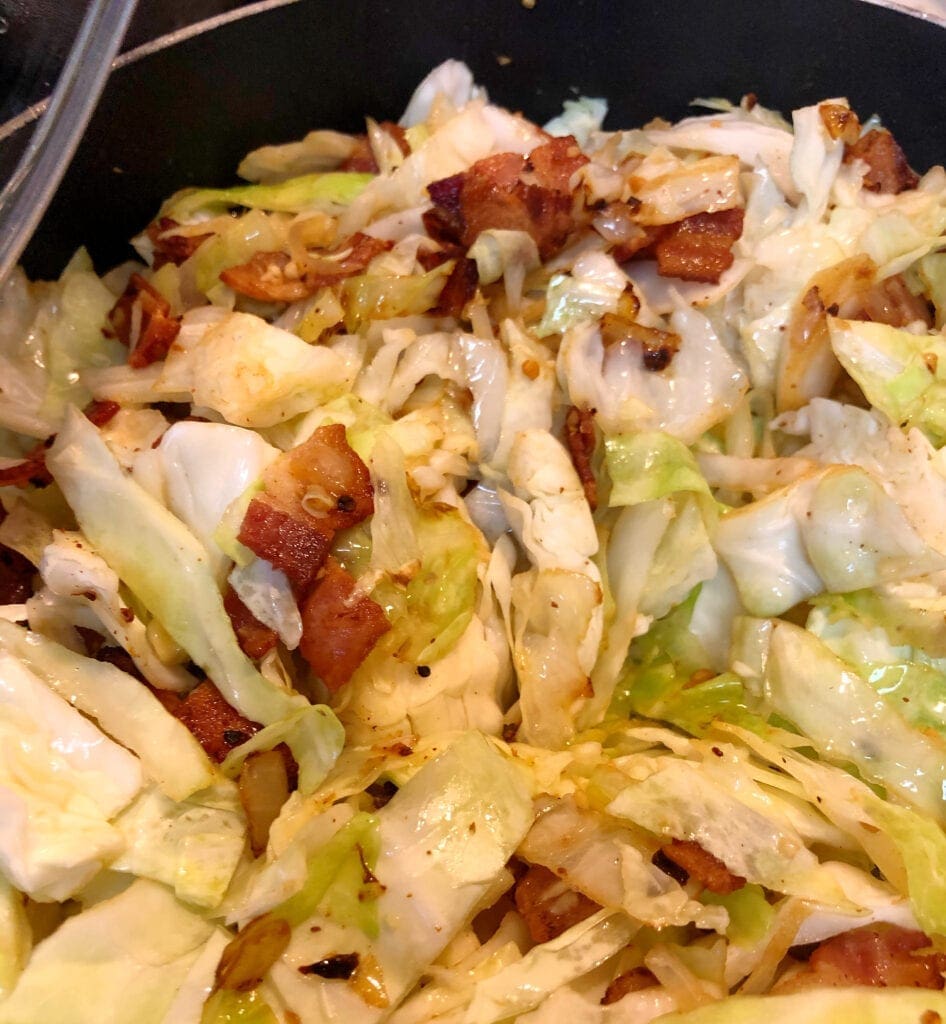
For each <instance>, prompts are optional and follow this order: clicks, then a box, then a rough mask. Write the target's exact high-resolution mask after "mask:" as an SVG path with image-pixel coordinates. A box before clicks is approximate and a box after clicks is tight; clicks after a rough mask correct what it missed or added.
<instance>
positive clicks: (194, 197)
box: [161, 171, 372, 222]
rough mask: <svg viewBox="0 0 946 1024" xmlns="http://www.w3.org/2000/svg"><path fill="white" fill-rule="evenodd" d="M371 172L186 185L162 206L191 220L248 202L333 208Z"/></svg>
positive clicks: (167, 213)
mask: <svg viewBox="0 0 946 1024" xmlns="http://www.w3.org/2000/svg"><path fill="white" fill-rule="evenodd" d="M371 178H372V175H370V174H356V173H354V172H346V171H341V172H334V173H328V174H303V175H301V176H300V177H298V178H288V179H287V180H285V181H280V182H277V183H275V184H267V185H234V186H233V187H232V188H198V189H185V190H184V191H182V192H178V193H177V194H176V195H175V196H173V197H172V198H171V199H169V200H168V201H167V202H166V203H165V204H164V206H163V207H162V208H161V215H162V216H163V217H172V218H173V219H174V220H176V221H178V222H183V221H189V220H191V219H193V217H194V215H195V214H197V213H206V212H220V211H221V210H222V209H226V208H229V207H232V206H246V207H250V208H252V209H259V210H274V211H278V212H280V213H301V212H303V211H309V210H325V211H326V212H331V211H332V210H334V209H335V208H336V207H338V206H347V205H348V204H349V203H350V202H351V201H352V200H353V199H355V198H356V197H357V196H358V195H359V194H360V193H361V191H362V190H363V189H364V187H365V186H366V185H367V184H368V182H369V181H371Z"/></svg>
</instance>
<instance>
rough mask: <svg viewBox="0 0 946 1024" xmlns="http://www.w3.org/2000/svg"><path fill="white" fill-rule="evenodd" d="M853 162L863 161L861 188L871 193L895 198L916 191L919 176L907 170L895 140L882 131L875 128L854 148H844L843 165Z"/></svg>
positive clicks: (905, 162) (901, 152) (901, 151)
mask: <svg viewBox="0 0 946 1024" xmlns="http://www.w3.org/2000/svg"><path fill="white" fill-rule="evenodd" d="M854 160H863V161H864V163H866V164H867V173H866V174H865V175H864V188H866V189H868V190H869V191H870V192H886V193H887V194H888V195H896V194H897V193H898V192H903V191H905V190H906V189H908V188H916V186H917V184H918V183H919V180H920V177H919V175H918V174H917V173H916V172H915V171H913V170H911V169H910V165H909V164H908V163H907V158H906V155H905V154H904V152H903V150H902V149H901V148H900V146H899V145H898V143H897V140H896V139H895V138H894V137H893V136H892V135H891V134H890V132H888V131H886V130H885V129H883V128H874V129H873V130H872V131H869V132H868V133H867V134H866V135H862V136H861V137H860V138H859V139H858V140H857V142H855V143H854V145H853V146H845V147H844V162H845V163H851V162H852V161H854Z"/></svg>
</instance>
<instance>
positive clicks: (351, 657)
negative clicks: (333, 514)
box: [299, 557, 391, 693]
mask: <svg viewBox="0 0 946 1024" xmlns="http://www.w3.org/2000/svg"><path fill="white" fill-rule="evenodd" d="M354 590H355V578H354V576H352V575H351V573H349V572H348V571H347V570H345V569H343V568H342V567H341V566H340V565H339V564H338V562H337V561H336V560H335V559H334V558H331V557H329V558H328V559H326V561H325V566H324V568H323V569H322V571H321V573H320V574H319V578H318V580H316V583H315V586H314V587H313V588H312V590H311V592H310V593H309V596H308V597H307V598H306V599H305V601H304V603H303V605H302V608H301V612H302V640H301V642H300V643H299V651H300V653H301V654H302V657H303V658H305V660H306V661H307V662H308V663H309V665H310V666H311V668H312V671H313V672H315V674H316V675H317V676H318V677H319V678H320V679H321V680H322V682H323V683H325V685H326V686H327V687H328V688H329V689H330V690H331V691H332V692H333V693H334V692H335V691H336V690H338V689H340V688H341V687H342V686H344V685H345V683H347V682H348V680H349V679H351V677H352V675H353V674H354V672H355V670H356V669H357V668H358V666H359V665H360V664H361V663H362V662H363V661H364V660H365V658H366V657H367V656H368V654H369V653H370V651H371V649H372V648H373V647H374V645H375V644H376V643H377V642H378V640H380V639H381V637H382V636H384V634H385V633H387V631H388V630H389V629H390V628H391V626H390V623H389V622H388V620H387V618H386V616H385V614H384V610H383V609H382V608H381V606H380V605H379V604H377V602H375V601H372V600H371V598H370V597H367V596H365V595H363V594H362V595H357V596H356V595H354Z"/></svg>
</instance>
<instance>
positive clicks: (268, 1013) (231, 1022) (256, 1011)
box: [167, 989, 279, 1024]
mask: <svg viewBox="0 0 946 1024" xmlns="http://www.w3.org/2000/svg"><path fill="white" fill-rule="evenodd" d="M177 1019H178V1018H177V1017H173V1016H171V1015H170V1014H169V1015H168V1017H167V1024H173V1022H174V1021H175V1020H177ZM200 1024H279V1022H278V1021H277V1019H276V1017H275V1016H274V1014H273V1011H272V1010H271V1009H270V1008H269V1005H268V1004H267V1003H266V1002H265V1001H264V999H263V997H262V996H261V995H260V994H259V990H258V989H251V990H250V991H249V992H233V991H231V990H229V989H218V990H217V991H216V992H214V993H213V995H212V996H211V997H210V998H209V999H208V1000H207V1003H206V1005H205V1006H204V1010H203V1014H202V1015H201V1018H200Z"/></svg>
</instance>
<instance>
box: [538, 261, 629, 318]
mask: <svg viewBox="0 0 946 1024" xmlns="http://www.w3.org/2000/svg"><path fill="white" fill-rule="evenodd" d="M628 284H629V281H628V279H627V275H626V274H625V273H624V271H623V270H621V268H620V267H619V266H618V265H617V263H615V261H614V258H613V257H612V256H608V255H606V254H605V253H602V252H586V253H582V255H581V256H579V257H578V259H577V260H575V262H574V264H573V265H572V268H571V272H570V274H556V275H555V276H554V277H553V278H552V279H551V281H549V286H548V290H547V292H546V295H545V312H544V313H543V315H542V321H541V322H540V323H539V325H538V327H536V328H535V335H536V337H539V338H545V337H548V335H550V334H563V333H564V332H565V331H567V330H568V328H569V327H576V326H577V325H578V324H582V323H587V322H589V321H597V320H599V319H600V318H601V317H602V316H604V314H605V313H616V312H617V310H618V303H619V302H620V299H621V296H622V295H623V294H624V290H625V289H626V288H627V287H628Z"/></svg>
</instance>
